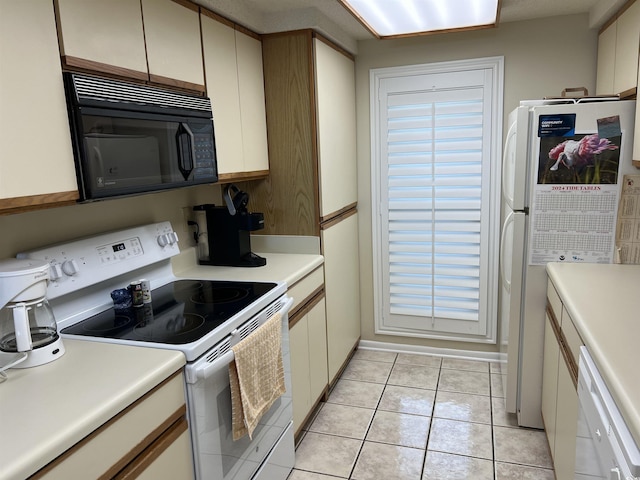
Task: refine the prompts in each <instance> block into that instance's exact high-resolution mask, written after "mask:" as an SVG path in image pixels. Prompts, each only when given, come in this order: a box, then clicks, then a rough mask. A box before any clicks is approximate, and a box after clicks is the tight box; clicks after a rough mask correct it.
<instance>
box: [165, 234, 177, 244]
mask: <svg viewBox="0 0 640 480" xmlns="http://www.w3.org/2000/svg"><path fill="white" fill-rule="evenodd" d="M167 236H168V237H169V244H171V245H173V244H174V243H178V234H177V233H176V232H171V233H167Z"/></svg>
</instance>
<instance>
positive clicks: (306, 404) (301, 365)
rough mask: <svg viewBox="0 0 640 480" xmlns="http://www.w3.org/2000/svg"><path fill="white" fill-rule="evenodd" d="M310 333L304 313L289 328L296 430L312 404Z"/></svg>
mask: <svg viewBox="0 0 640 480" xmlns="http://www.w3.org/2000/svg"><path fill="white" fill-rule="evenodd" d="M308 335H309V317H308V316H307V315H304V316H303V317H302V318H301V319H299V320H298V321H297V322H296V324H295V325H294V326H293V327H292V328H291V330H289V346H290V347H289V348H290V349H289V352H290V355H291V394H292V397H293V431H294V432H297V431H298V429H299V428H300V427H301V426H302V422H304V419H305V418H306V416H307V413H308V412H309V408H310V406H311V395H310V386H309V385H310V382H309V352H308V347H307V346H308V343H307V342H308V340H307V339H308Z"/></svg>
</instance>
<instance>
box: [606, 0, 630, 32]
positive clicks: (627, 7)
mask: <svg viewBox="0 0 640 480" xmlns="http://www.w3.org/2000/svg"><path fill="white" fill-rule="evenodd" d="M635 2H636V0H628V1H627V3H625V4H624V5H623V6H622V7H620V9H619V10H618V11H617V12H616V13H614V14H613V15H612V16H611V18H610V19H609V20H607V21H606V22H604V24H603V25H602V26H601V27H600V30H598V35H600V34H601V33H602V32H604V31H605V30H606V29H607V28H609V27H610V26H611V25H613V24H614V23H615V21H616V20H618V18H619V17H620V15H622V14H623V13H624V12H626V11H627V10H628V9H629V7H631V5H633V4H634V3H635Z"/></svg>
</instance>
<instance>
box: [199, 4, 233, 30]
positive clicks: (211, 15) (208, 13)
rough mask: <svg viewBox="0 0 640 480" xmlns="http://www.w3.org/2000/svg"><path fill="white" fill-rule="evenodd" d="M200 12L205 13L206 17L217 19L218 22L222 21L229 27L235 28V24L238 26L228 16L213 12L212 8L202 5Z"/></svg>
mask: <svg viewBox="0 0 640 480" xmlns="http://www.w3.org/2000/svg"><path fill="white" fill-rule="evenodd" d="M200 14H201V15H204V16H205V17H209V18H211V19H213V20H215V21H216V22H220V23H222V24H224V25H226V26H227V27H231V28H235V26H236V24H235V23H233V22H232V21H231V20H229V19H228V18H225V17H223V16H222V15H218V14H217V13H215V12H212V11H211V10H207V9H206V8H204V7H200Z"/></svg>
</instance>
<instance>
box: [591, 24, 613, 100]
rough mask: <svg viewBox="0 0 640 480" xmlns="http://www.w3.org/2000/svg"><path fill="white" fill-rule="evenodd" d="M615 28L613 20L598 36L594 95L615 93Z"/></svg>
mask: <svg viewBox="0 0 640 480" xmlns="http://www.w3.org/2000/svg"><path fill="white" fill-rule="evenodd" d="M616 30H617V25H616V23H615V22H614V23H612V24H611V25H609V26H608V27H607V29H606V30H604V31H603V32H602V33H601V34H600V35H599V36H598V63H597V71H596V95H606V94H611V93H615V90H614V88H613V75H614V71H615V64H616Z"/></svg>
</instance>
